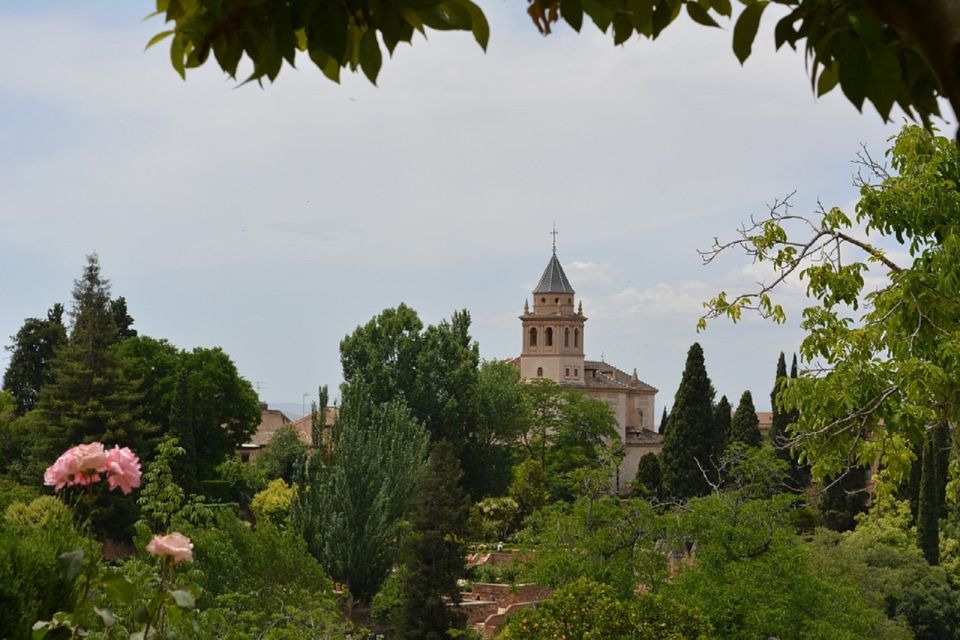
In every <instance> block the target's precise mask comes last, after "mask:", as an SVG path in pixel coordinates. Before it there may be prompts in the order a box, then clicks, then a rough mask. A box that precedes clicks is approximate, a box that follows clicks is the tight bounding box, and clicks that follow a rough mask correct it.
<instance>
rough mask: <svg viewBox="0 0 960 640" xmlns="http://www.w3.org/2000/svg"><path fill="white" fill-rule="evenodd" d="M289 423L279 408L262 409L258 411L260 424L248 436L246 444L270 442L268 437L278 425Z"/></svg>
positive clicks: (262, 444)
mask: <svg viewBox="0 0 960 640" xmlns="http://www.w3.org/2000/svg"><path fill="white" fill-rule="evenodd" d="M288 424H290V418H288V417H287V415H286V414H285V413H284V412H283V411H280V410H279V409H263V410H261V411H260V424H259V425H257V431H256V433H254V434H253V437H252V438H250V442H249V443H248V444H254V445H259V446H261V447H262V446H264V445H265V444H267V443H268V442H270V438H272V437H273V434H275V433H276V432H277V430H278V429H280V427H283V426H286V425H288Z"/></svg>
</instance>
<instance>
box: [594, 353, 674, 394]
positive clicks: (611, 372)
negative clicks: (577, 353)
mask: <svg viewBox="0 0 960 640" xmlns="http://www.w3.org/2000/svg"><path fill="white" fill-rule="evenodd" d="M583 369H584V372H586V371H589V370H591V369H596V370H597V377H596V378H594V377H593V376H592V375H584V378H583V379H584V382H586V384H587V386H588V387H623V388H632V389H643V390H644V391H653V392H656V391H658V389H657V388H656V387H654V386H652V385H649V384H647V383H646V382H644V381H643V380H634V379H633V376H631V375H630V374H629V373H627V372H626V371H621V370H620V369H617V368H616V367H615V366H613V365H612V364H609V363H606V362H598V361H596V360H585V361H584V362H583Z"/></svg>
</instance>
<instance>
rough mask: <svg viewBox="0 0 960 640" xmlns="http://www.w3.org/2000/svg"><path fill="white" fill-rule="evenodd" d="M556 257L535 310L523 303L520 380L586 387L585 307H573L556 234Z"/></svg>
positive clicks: (535, 295) (542, 279)
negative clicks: (537, 379)
mask: <svg viewBox="0 0 960 640" xmlns="http://www.w3.org/2000/svg"><path fill="white" fill-rule="evenodd" d="M553 233H554V244H553V255H552V256H550V261H549V262H548V263H547V268H546V269H544V271H543V275H542V276H541V277H540V282H539V283H538V284H537V286H536V288H535V289H534V290H533V310H531V309H530V305H529V304H528V303H527V302H526V301H524V303H523V315H521V316H520V321H521V324H522V326H523V349H522V350H521V352H520V377H521V378H524V379H527V378H530V379H536V378H547V379H549V380H553V381H554V382H558V383H560V384H566V385H583V384H584V371H583V359H584V358H583V338H584V335H583V325H584V323H585V322H586V320H587V319H586V317H584V315H583V305H582V304H580V305H579V306H578V307H577V308H575V307H574V290H573V287H572V286H570V281H569V280H567V275H566V274H565V273H564V272H563V267H562V266H561V265H560V260H559V259H558V258H557V244H556V230H554V232H553Z"/></svg>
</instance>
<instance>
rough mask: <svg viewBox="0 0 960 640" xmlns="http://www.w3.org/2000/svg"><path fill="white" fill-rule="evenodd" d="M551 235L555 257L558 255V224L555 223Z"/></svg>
mask: <svg viewBox="0 0 960 640" xmlns="http://www.w3.org/2000/svg"><path fill="white" fill-rule="evenodd" d="M550 235H552V236H553V255H557V223H556V222H554V223H553V231H551V232H550Z"/></svg>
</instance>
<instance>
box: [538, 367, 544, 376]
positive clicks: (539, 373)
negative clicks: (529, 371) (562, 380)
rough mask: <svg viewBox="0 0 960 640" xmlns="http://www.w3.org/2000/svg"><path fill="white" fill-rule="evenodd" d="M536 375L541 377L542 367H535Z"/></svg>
mask: <svg viewBox="0 0 960 640" xmlns="http://www.w3.org/2000/svg"><path fill="white" fill-rule="evenodd" d="M537 377H538V378H542V377H543V367H537Z"/></svg>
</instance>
